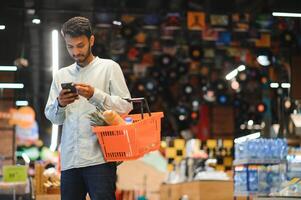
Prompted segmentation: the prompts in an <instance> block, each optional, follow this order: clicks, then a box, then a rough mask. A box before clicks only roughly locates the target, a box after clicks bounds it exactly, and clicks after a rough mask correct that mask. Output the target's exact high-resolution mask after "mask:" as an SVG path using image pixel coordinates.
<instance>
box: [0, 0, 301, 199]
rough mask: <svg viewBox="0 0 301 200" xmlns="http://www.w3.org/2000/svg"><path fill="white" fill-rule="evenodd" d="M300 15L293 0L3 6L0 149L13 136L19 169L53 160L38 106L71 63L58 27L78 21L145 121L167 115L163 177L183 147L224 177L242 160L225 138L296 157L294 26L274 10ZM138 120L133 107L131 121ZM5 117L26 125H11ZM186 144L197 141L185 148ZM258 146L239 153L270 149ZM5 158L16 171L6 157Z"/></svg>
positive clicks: (65, 1) (75, 0)
mask: <svg viewBox="0 0 301 200" xmlns="http://www.w3.org/2000/svg"><path fill="white" fill-rule="evenodd" d="M300 9H301V2H300V1H298V0H287V1H282V0H267V1H261V0H252V1H251V0H223V1H218V0H165V1H162V0H161V1H160V0H146V1H135V0H110V1H107V0H97V1H96V0H95V1H94V0H86V1H79V0H60V1H58V0H52V1H47V0H10V1H3V2H2V5H1V8H0V16H1V17H0V40H1V44H2V45H1V46H0V65H1V67H4V68H0V70H1V69H2V70H1V71H0V80H1V81H0V82H1V83H0V111H1V112H0V117H1V119H0V125H1V129H0V130H1V131H2V132H3V134H2V135H5V138H6V139H5V140H4V139H3V140H2V139H1V140H2V141H3V144H5V142H4V141H10V140H9V138H12V137H11V135H17V137H16V138H14V141H13V143H15V141H17V142H16V144H17V150H19V154H18V153H17V157H19V162H20V163H23V162H24V161H23V159H22V152H23V148H24V147H26V148H27V149H28V147H32V146H37V147H38V150H37V151H38V153H37V152H35V153H37V155H36V157H35V156H33V157H32V158H31V160H32V161H34V160H40V159H41V158H43V156H45V155H46V157H47V156H48V157H49V154H51V153H50V152H56V150H57V146H58V144H59V142H60V136H59V134H57V132H56V133H55V134H54V129H53V127H52V125H51V123H50V122H49V121H48V120H47V119H46V118H45V116H44V107H45V105H46V101H47V98H48V92H49V88H50V84H51V81H52V71H53V69H55V68H62V67H65V66H67V65H69V64H71V63H72V62H73V61H72V59H71V58H70V57H69V55H68V52H67V51H66V47H65V43H64V40H63V38H62V37H61V35H60V28H61V25H62V24H63V23H64V22H65V21H66V20H68V19H69V18H71V17H74V16H79V15H80V16H85V17H87V18H89V19H90V20H91V22H92V25H93V31H94V34H95V38H96V41H95V45H94V47H93V53H94V55H96V56H99V57H101V58H111V59H113V60H115V61H116V62H118V63H119V64H120V66H121V68H122V70H123V73H124V75H125V78H126V82H127V84H128V87H129V90H130V92H131V95H132V97H145V98H146V99H147V100H148V103H149V106H150V110H151V111H152V112H155V111H161V112H164V118H163V119H162V121H161V142H162V143H161V149H160V152H161V156H163V157H164V159H165V162H166V163H165V164H166V166H165V165H164V166H165V167H166V170H167V171H168V172H172V171H175V170H176V169H177V166H178V164H180V163H181V161H182V160H185V159H186V158H187V156H188V155H189V150H187V148H188V147H189V145H190V148H192V146H195V145H196V146H195V147H196V148H197V149H198V150H201V151H202V153H204V154H206V156H205V157H202V156H201V157H202V158H201V160H202V161H204V162H205V160H207V159H208V158H212V159H215V161H214V164H213V166H214V169H219V170H221V171H226V170H232V169H233V160H235V159H237V158H238V157H239V156H241V154H238V155H236V153H237V152H238V151H236V150H235V147H234V143H235V142H234V140H235V139H239V138H241V137H243V136H249V135H253V137H256V138H257V137H261V138H266V139H267V140H268V139H271V138H273V139H275V141H274V140H273V141H274V142H275V143H277V142H279V141H284V140H285V145H284V144H283V145H284V146H286V145H289V146H292V147H294V148H297V149H298V147H299V145H300V141H301V140H300V137H299V135H300V134H301V133H300V130H299V127H300V118H299V113H300V103H299V99H300V98H301V88H300V85H301V84H300V78H301V70H300V66H301V59H300V46H301V34H300V31H301V28H300V26H301V24H300V16H299V17H298V16H297V17H296V16H295V17H290V16H288V15H286V16H279V13H278V14H277V13H274V12H286V13H298V12H300ZM56 41H57V43H56ZM56 56H57V57H56ZM7 66H8V67H9V66H13V69H12V70H13V71H9V70H8V69H6V68H5V67H7ZM7 83H17V84H19V85H7ZM11 87H13V88H11ZM139 111H140V108H139V107H135V109H134V111H133V113H135V112H136V113H139ZM1 113H2V115H1ZM13 113H17V114H20V113H21V114H22V113H23V114H24V113H25V114H27V115H30V116H31V117H32V116H33V121H32V123H30V124H26V123H25V124H24V123H23V122H24V120H23V121H22V120H20V119H19V120H18V118H17V119H15V121H14V120H12V119H11V118H10V117H9V116H12V114H13ZM7 118H10V121H9V123H8V121H7V120H6V119H7ZM25 121H26V120H25ZM58 131H59V129H58ZM254 134H255V136H254ZM1 137H2V136H1V135H0V138H1ZM2 138H4V136H3V137H2ZM7 138H8V139H7ZM192 139H193V140H194V141H197V142H196V143H193V144H191V141H192ZM276 139H279V141H278V140H277V141H276ZM24 141H25V143H24ZM28 141H30V142H29V143H28ZM32 141H34V142H32ZM188 141H190V142H188ZM18 142H19V143H18ZM260 142H262V143H260ZM260 142H259V143H258V144H257V143H256V144H252V145H254V146H252V148H251V149H248V152H251V151H253V150H254V149H255V150H256V149H257V147H258V146H256V145H259V146H260V144H264V145H265V144H267V143H268V144H274V143H269V142H270V141H265V140H264V139H262V141H260ZM265 142H267V143H265ZM238 143H239V142H238ZM280 143H281V142H279V144H278V143H277V145H278V147H279V148H280V147H282V146H281V145H282V143H281V144H280ZM6 144H7V143H6ZM187 145H188V146H187ZM191 145H192V146H191ZM8 146H10V145H8ZM43 147H46V150H45V149H44V151H43ZM241 148H245V149H247V147H244V146H242V147H241ZM12 149H14V148H13V147H9V149H8V150H7V152H11V151H13V150H12ZM188 149H189V148H188ZM249 150H250V151H249ZM255 150H254V151H255ZM276 151H277V150H276ZM279 151H280V150H279ZM41 152H44V154H43V153H41ZM171 152H172V153H171ZM197 152H198V153H199V151H197ZM240 153H245V152H244V151H240ZM261 153H262V152H261ZM265 153H266V152H265ZM3 154H5V153H3ZM259 154H260V153H259ZM267 154H269V153H267ZM202 155H203V154H202ZM279 155H280V154H279ZM244 156H245V154H244ZM244 156H242V158H245V157H244ZM248 156H251V157H252V156H253V157H256V156H254V155H247V157H248ZM6 157H10V156H6ZM50 157H52V156H50ZM54 157H56V156H54ZM188 157H189V156H188ZM281 159H282V158H281ZM6 160H15V161H18V159H15V155H13V156H12V157H10V159H6ZM50 160H51V159H50ZM186 161H187V160H186ZM209 161H210V160H209ZM204 162H203V163H202V164H203V165H205V164H204ZM187 163H188V161H187V162H186V164H187ZM196 163H197V161H195V164H194V165H193V166H196V165H197V164H196ZM247 163H248V162H247ZM268 163H269V162H268ZM234 164H235V163H234ZM236 164H237V163H236ZM244 164H245V163H244ZM185 169H187V170H188V168H185ZM256 169H257V168H256ZM237 170H238V171H239V170H240V169H237ZM186 176H187V177H188V175H187V174H186ZM187 177H186V178H187ZM182 178H183V177H182ZM190 178H191V177H190ZM290 178H291V177H290ZM247 189H248V190H249V189H250V188H247ZM247 189H246V190H247ZM257 189H258V188H257ZM169 199H172V198H171V197H169Z"/></svg>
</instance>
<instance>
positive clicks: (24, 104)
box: [16, 100, 28, 106]
mask: <svg viewBox="0 0 301 200" xmlns="http://www.w3.org/2000/svg"><path fill="white" fill-rule="evenodd" d="M16 106H28V101H20V100H18V101H16Z"/></svg>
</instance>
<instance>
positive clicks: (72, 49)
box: [65, 35, 94, 64]
mask: <svg viewBox="0 0 301 200" xmlns="http://www.w3.org/2000/svg"><path fill="white" fill-rule="evenodd" d="M65 41H66V46H67V50H68V52H69V54H70V56H71V57H72V58H73V59H74V60H75V61H76V62H77V63H78V64H82V63H84V62H85V61H86V60H87V58H88V57H89V56H90V54H91V47H92V46H93V44H94V36H91V37H90V38H87V36H85V35H82V36H79V37H71V36H70V35H66V36H65Z"/></svg>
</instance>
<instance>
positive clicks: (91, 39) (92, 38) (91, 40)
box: [90, 35, 95, 46]
mask: <svg viewBox="0 0 301 200" xmlns="http://www.w3.org/2000/svg"><path fill="white" fill-rule="evenodd" d="M94 41H95V37H94V35H91V37H90V45H91V46H93V45H94Z"/></svg>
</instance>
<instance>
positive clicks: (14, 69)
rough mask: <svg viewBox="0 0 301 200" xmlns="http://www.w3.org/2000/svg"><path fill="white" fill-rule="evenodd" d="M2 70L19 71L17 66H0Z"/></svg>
mask: <svg viewBox="0 0 301 200" xmlns="http://www.w3.org/2000/svg"><path fill="white" fill-rule="evenodd" d="M0 71H11V72H14V71H17V66H0Z"/></svg>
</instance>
